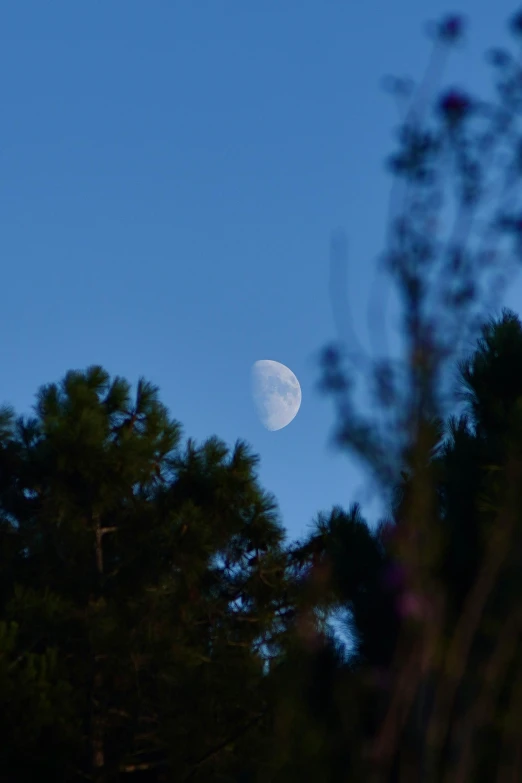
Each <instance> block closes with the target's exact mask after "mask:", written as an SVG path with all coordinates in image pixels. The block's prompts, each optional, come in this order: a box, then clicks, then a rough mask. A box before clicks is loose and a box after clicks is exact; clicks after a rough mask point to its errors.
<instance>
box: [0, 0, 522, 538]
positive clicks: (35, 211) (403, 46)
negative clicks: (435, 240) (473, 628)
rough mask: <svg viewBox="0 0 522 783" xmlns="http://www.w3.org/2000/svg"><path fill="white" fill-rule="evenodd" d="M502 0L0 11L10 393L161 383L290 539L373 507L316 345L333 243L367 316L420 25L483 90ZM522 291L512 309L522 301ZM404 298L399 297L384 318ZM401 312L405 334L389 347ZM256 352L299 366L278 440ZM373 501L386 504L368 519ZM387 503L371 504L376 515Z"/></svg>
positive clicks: (32, 3) (65, 4) (232, 2)
mask: <svg viewBox="0 0 522 783" xmlns="http://www.w3.org/2000/svg"><path fill="white" fill-rule="evenodd" d="M516 9H517V6H516V5H514V4H513V3H512V2H507V1H506V0H497V2H495V3H490V2H485V1H483V2H476V0H475V2H470V1H469V2H466V3H461V4H460V5H459V6H455V7H451V6H448V5H447V4H446V3H441V2H430V1H428V0H425V2H423V3H419V2H414V0H395V2H393V3H390V2H385V0H365V2H361V1H359V2H357V0H351V1H350V0H207V1H206V2H201V1H199V2H198V1H197V0H184V1H182V0H163V1H162V2H154V1H153V0H152V1H151V0H149V2H143V0H141V2H138V0H117V1H116V0H104V2H89V3H87V2H81V1H80V0H75V1H74V2H71V0H67V1H65V0H61V1H58V0H53V2H50V3H43V2H42V1H41V0H18V2H7V3H4V4H3V5H2V10H1V11H0V68H1V71H2V87H1V92H0V94H1V101H2V111H1V124H0V140H1V144H0V155H1V158H0V207H1V208H0V222H1V225H0V253H1V258H2V278H1V279H2V307H1V310H0V319H1V334H2V341H1V344H0V345H1V368H2V383H1V394H0V398H1V401H2V402H6V403H10V404H12V405H14V406H15V408H16V410H17V411H18V412H19V413H29V412H30V410H31V406H32V405H33V403H34V401H35V393H36V391H37V389H38V387H39V386H40V385H41V384H44V383H48V382H51V381H58V380H61V378H62V377H63V375H64V374H65V372H66V371H67V370H69V369H85V368H86V367H87V366H88V365H91V364H101V365H103V366H104V367H105V369H107V370H108V371H109V372H110V374H111V375H115V374H118V375H123V376H124V377H125V378H127V379H128V380H129V382H131V383H132V384H133V388H135V384H136V382H137V380H138V378H139V377H140V376H142V375H144V376H145V377H146V378H147V380H150V381H152V382H153V383H155V384H157V385H158V386H159V388H160V397H161V400H162V402H163V403H165V404H166V405H167V407H168V408H169V411H170V413H171V415H172V416H173V417H174V418H175V419H177V420H179V421H180V422H181V423H182V425H183V428H184V434H185V436H192V437H194V438H196V440H198V441H202V440H203V439H205V438H207V437H209V436H210V435H213V434H215V435H218V436H219V437H221V438H222V439H224V440H225V441H226V442H227V443H228V444H229V445H233V443H234V442H235V441H236V439H238V438H242V439H244V440H246V441H247V442H248V443H249V444H250V445H251V447H252V449H253V450H254V451H255V452H256V453H258V454H259V455H260V458H261V465H260V471H259V472H260V478H261V482H262V484H263V486H264V488H266V489H267V490H269V491H270V492H273V493H274V495H275V497H276V499H277V501H278V503H279V506H280V510H281V518H282V521H283V523H284V525H285V526H286V528H287V530H288V535H289V538H290V539H293V538H295V537H297V536H301V535H303V534H304V533H305V532H306V530H307V528H308V526H309V524H310V522H311V521H312V519H313V517H314V516H315V515H316V514H317V512H318V511H327V510H329V509H330V508H331V506H332V505H334V504H340V505H343V506H345V507H348V506H349V505H350V504H351V503H352V502H353V501H354V500H359V501H361V503H362V506H363V513H366V515H367V518H368V519H369V521H370V522H372V521H375V513H376V511H375V508H374V504H372V503H371V502H370V499H368V498H366V497H365V494H364V492H363V486H364V480H365V476H366V474H365V473H363V472H362V471H361V470H360V469H359V468H358V467H357V465H356V464H355V463H354V461H353V460H352V459H351V458H349V457H348V456H347V455H343V454H342V453H340V452H339V451H337V450H336V449H335V448H334V447H332V446H331V445H330V437H331V432H332V427H333V425H334V421H335V418H334V408H333V405H332V403H331V401H330V400H329V399H327V398H325V396H324V395H322V394H321V393H320V392H319V391H318V390H317V383H318V380H319V365H318V358H317V357H318V352H319V351H320V349H321V348H323V347H324V346H325V344H326V343H328V342H330V341H331V340H333V339H336V338H338V337H339V336H341V337H342V336H343V335H338V334H337V333H336V328H335V324H334V318H333V314H332V307H331V303H330V300H329V289H328V286H329V261H330V257H329V248H330V238H331V235H332V232H333V231H335V230H338V229H342V230H344V231H345V232H346V235H347V237H348V243H349V256H348V261H349V269H348V283H347V290H346V297H347V300H348V302H349V307H350V314H349V316H350V320H351V322H352V323H353V324H355V325H356V330H357V333H358V339H359V340H360V342H361V343H362V344H363V345H364V347H365V348H366V349H368V350H372V349H373V343H372V340H371V337H372V334H371V330H369V328H368V322H367V321H368V319H367V307H368V298H369V296H370V293H371V290H372V286H373V284H374V279H375V264H376V260H377V258H378V256H379V254H381V253H382V251H383V250H384V249H385V232H386V225H387V210H388V200H389V193H390V185H391V182H392V179H391V177H390V175H389V174H388V173H387V171H386V168H385V158H386V157H387V156H388V155H389V154H391V153H392V152H393V151H394V150H395V148H396V144H395V136H394V134H395V131H396V129H397V128H398V125H399V119H400V118H399V114H398V111H397V107H396V104H395V102H394V100H393V98H392V96H390V95H389V94H387V93H386V92H385V91H384V90H383V89H382V87H381V81H382V78H383V77H384V76H385V75H387V74H391V75H395V76H409V77H412V78H413V79H414V80H415V81H416V82H418V81H420V79H421V77H422V75H423V74H424V71H425V68H426V66H427V64H428V60H429V56H430V53H431V42H430V40H429V39H428V37H427V36H426V34H425V32H424V30H425V25H426V23H427V22H429V21H430V20H432V21H434V20H439V19H440V18H441V16H442V15H443V14H445V13H449V12H456V13H459V12H462V13H463V14H464V15H465V16H466V17H467V20H468V22H469V25H468V28H467V31H466V36H465V40H464V41H463V43H462V45H460V46H459V47H458V48H457V49H456V50H455V52H454V53H453V54H452V55H451V56H450V59H449V61H448V66H447V68H446V71H445V74H444V75H443V78H442V82H441V86H442V85H444V84H456V85H460V86H462V87H463V88H466V89H468V90H470V91H471V92H473V93H475V94H477V95H479V96H481V97H491V95H492V89H491V85H492V79H491V76H490V74H491V68H490V66H488V65H487V64H486V62H485V59H484V51H485V50H486V49H487V48H488V47H490V46H498V45H501V46H508V45H509V46H511V39H510V38H509V36H508V34H507V30H506V21H507V19H508V18H509V16H510V15H511V14H512V13H513V12H514V11H515V10H516ZM521 293H522V286H521V285H520V283H519V282H517V283H516V284H514V285H513V286H512V288H511V289H510V291H509V292H508V294H507V296H506V298H505V303H506V304H509V305H510V306H511V307H513V308H514V309H515V310H517V303H518V302H520V295H521ZM392 309H393V308H392ZM396 320H397V319H396V318H395V320H394V319H393V318H392V317H391V311H390V314H388V316H387V321H386V330H387V335H388V338H389V342H390V344H391V345H392V346H393V344H394V341H395V342H396V341H397V340H398V337H397V330H396ZM259 359H272V360H275V361H278V362H282V363H283V364H285V365H287V366H288V367H289V368H290V369H291V370H292V371H293V372H294V373H295V374H296V376H297V378H298V379H299V381H300V383H301V387H302V404H301V408H300V411H299V412H298V414H297V416H296V417H295V419H294V420H293V421H292V422H291V423H290V424H289V425H288V426H287V427H285V428H284V429H281V430H278V431H274V432H271V431H268V430H265V429H264V428H263V427H262V425H261V424H260V422H259V420H258V419H257V417H256V412H255V409H254V405H253V403H252V399H251V396H250V368H251V366H252V364H253V363H254V362H255V361H256V360H259ZM372 508H373V511H372V510H371V509H372ZM372 515H373V516H372Z"/></svg>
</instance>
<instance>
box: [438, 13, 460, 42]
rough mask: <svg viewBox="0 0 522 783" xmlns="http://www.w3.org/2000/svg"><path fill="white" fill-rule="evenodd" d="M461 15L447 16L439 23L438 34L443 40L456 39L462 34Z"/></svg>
mask: <svg viewBox="0 0 522 783" xmlns="http://www.w3.org/2000/svg"><path fill="white" fill-rule="evenodd" d="M462 27H463V22H462V17H461V16H447V17H446V18H445V19H443V20H442V22H441V23H440V25H439V36H440V38H442V39H444V40H445V41H456V40H457V38H459V37H460V36H461V35H462Z"/></svg>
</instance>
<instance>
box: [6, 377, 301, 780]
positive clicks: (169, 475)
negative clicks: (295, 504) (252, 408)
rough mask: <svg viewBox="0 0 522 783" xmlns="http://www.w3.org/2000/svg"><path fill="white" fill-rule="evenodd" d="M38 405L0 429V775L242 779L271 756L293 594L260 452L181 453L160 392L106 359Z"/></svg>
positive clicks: (44, 395)
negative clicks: (277, 666)
mask: <svg viewBox="0 0 522 783" xmlns="http://www.w3.org/2000/svg"><path fill="white" fill-rule="evenodd" d="M35 413H36V416H35V417H33V418H30V419H23V418H19V419H17V420H16V422H14V423H13V421H12V416H11V418H10V419H9V421H7V419H6V427H5V428H4V429H5V431H4V432H2V436H3V440H2V449H1V458H2V474H1V479H0V482H1V483H0V492H1V494H0V508H1V511H2V528H1V531H0V532H1V534H2V541H3V542H4V541H5V542H6V547H5V548H2V561H3V562H2V565H3V566H5V567H3V568H2V577H3V579H2V607H1V609H2V615H1V616H0V620H1V625H0V632H1V634H2V638H3V639H4V653H3V657H2V659H1V661H2V663H1V666H2V667H3V668H0V700H1V701H2V710H0V714H2V715H3V716H4V717H3V718H2V719H0V720H3V725H2V726H1V729H2V731H1V735H0V736H1V737H2V740H1V745H0V760H1V762H2V764H1V768H2V770H4V771H5V770H8V773H6V774H8V779H9V780H13V781H16V780H26V779H29V778H31V777H34V778H35V779H36V778H37V774H38V773H37V771H38V770H41V769H49V770H50V772H49V774H50V776H51V777H52V778H53V779H56V780H58V779H63V780H67V781H69V780H71V781H73V780H74V781H76V780H79V779H81V778H82V776H85V775H88V776H90V779H91V780H93V781H95V782H96V783H112V781H115V780H119V779H125V780H126V779H127V778H128V779H131V780H133V781H137V780H138V779H139V778H138V776H139V775H145V776H149V777H148V778H147V779H151V780H160V779H162V777H161V776H162V775H163V777H164V778H165V779H173V780H180V781H181V780H191V781H205V780H223V781H225V780H235V779H236V778H237V775H238V774H239V773H240V772H241V771H243V770H245V769H246V768H247V767H250V768H252V765H253V764H254V762H255V759H256V753H257V754H258V755H259V754H263V753H264V752H265V744H264V739H263V738H264V737H265V735H266V724H267V721H268V720H269V709H270V701H269V689H268V687H267V677H266V668H267V657H269V656H272V657H273V658H274V659H278V657H279V658H280V657H281V654H282V653H281V651H282V649H283V646H284V644H283V643H284V638H285V634H286V635H288V632H289V631H288V629H289V625H290V620H291V617H292V612H293V611H295V610H294V609H293V608H292V600H294V599H295V598H296V596H297V593H296V590H295V587H293V586H292V580H291V579H290V577H289V566H288V557H287V554H286V552H285V550H284V547H283V540H284V532H283V529H282V527H281V524H280V522H279V519H278V515H277V509H276V505H275V501H274V499H273V498H272V497H271V496H269V495H268V494H267V493H265V492H264V491H263V490H262V489H261V488H260V487H259V484H258V482H257V478H256V473H255V468H256V464H257V458H256V457H255V456H254V455H252V454H251V453H250V451H249V450H248V448H247V447H246V445H245V444H244V443H241V442H238V443H237V444H236V445H235V447H234V448H233V449H231V450H230V449H228V448H227V447H226V446H225V445H224V444H223V443H222V442H220V441H219V440H218V439H217V438H210V439H209V440H208V441H206V442H205V443H203V444H202V445H201V446H196V445H195V444H194V443H193V442H192V441H190V440H189V441H188V443H187V445H186V447H185V448H183V447H182V445H181V442H180V441H181V431H180V426H179V424H177V423H176V422H174V421H172V420H170V419H169V417H168V413H167V411H166V409H165V407H164V406H163V405H162V404H161V403H160V402H159V401H158V397H157V389H156V388H155V387H153V386H152V385H151V384H149V383H147V382H145V381H144V380H143V379H141V380H140V382H139V383H138V388H137V392H136V395H135V398H134V399H132V398H131V395H130V387H129V385H128V384H127V382H126V381H124V380H122V379H120V378H115V379H114V380H113V381H111V380H110V378H109V375H108V374H107V373H106V372H105V371H104V370H103V369H102V368H100V367H90V368H88V370H87V371H86V372H84V373H82V372H69V373H68V374H67V375H66V376H65V378H64V380H63V381H62V382H61V384H59V385H57V384H50V385H48V386H45V387H43V388H42V389H41V390H40V392H39V393H38V397H37V404H36V406H35ZM8 418H9V417H8ZM7 424H9V425H10V427H8V426H7ZM7 542H9V543H8V545H7ZM13 671H14V672H16V674H15V675H14V676H13V673H12V672H13ZM29 710H30V714H29V712H28V711H29ZM8 714H11V715H12V714H14V715H16V716H17V722H16V724H12V723H11V721H10V720H9V719H8V718H7V716H8ZM50 732H52V734H53V737H54V740H53V743H54V744H53V746H52V749H51V747H50V745H49V733H50ZM58 743H59V744H58ZM57 746H58V747H60V748H61V750H60V752H59V753H55V752H54V748H55V747H57ZM256 748H257V751H256ZM143 779H145V778H143Z"/></svg>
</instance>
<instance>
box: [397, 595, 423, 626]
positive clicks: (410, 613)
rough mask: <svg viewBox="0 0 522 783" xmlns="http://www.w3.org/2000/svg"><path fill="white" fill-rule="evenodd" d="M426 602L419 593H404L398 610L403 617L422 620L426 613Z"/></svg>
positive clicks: (399, 601)
mask: <svg viewBox="0 0 522 783" xmlns="http://www.w3.org/2000/svg"><path fill="white" fill-rule="evenodd" d="M425 610H426V603H425V601H424V599H423V598H422V596H420V595H418V594H417V593H404V595H402V596H401V597H400V598H399V600H398V602H397V611H398V613H399V615H400V616H401V617H404V618H410V619H412V620H420V619H421V618H422V617H423V616H424V615H425V613H426V612H425Z"/></svg>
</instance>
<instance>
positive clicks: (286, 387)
mask: <svg viewBox="0 0 522 783" xmlns="http://www.w3.org/2000/svg"><path fill="white" fill-rule="evenodd" d="M251 380H252V397H253V400H254V405H255V408H256V411H257V415H258V416H259V418H260V420H261V424H262V425H263V426H264V427H266V429H267V430H271V431H272V432H273V431H274V430H281V429H283V427H286V426H287V424H290V422H291V421H292V420H293V419H295V417H296V415H297V412H298V410H299V408H300V407H301V396H302V395H301V386H300V385H299V381H298V380H297V378H296V377H295V375H294V373H293V372H292V370H290V369H289V368H288V367H286V366H285V365H284V364H281V363H280V362H274V361H272V360H271V359H260V360H259V361H257V362H254V364H253V365H252V372H251Z"/></svg>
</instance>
